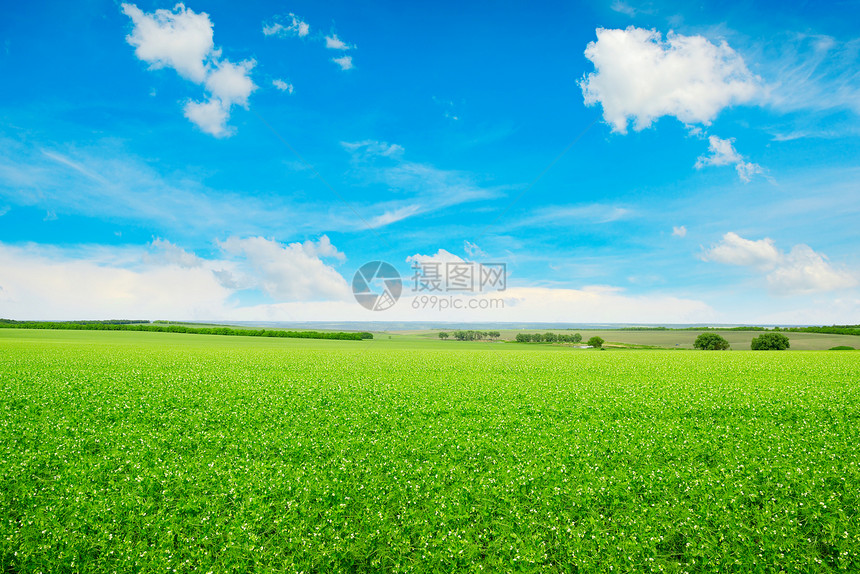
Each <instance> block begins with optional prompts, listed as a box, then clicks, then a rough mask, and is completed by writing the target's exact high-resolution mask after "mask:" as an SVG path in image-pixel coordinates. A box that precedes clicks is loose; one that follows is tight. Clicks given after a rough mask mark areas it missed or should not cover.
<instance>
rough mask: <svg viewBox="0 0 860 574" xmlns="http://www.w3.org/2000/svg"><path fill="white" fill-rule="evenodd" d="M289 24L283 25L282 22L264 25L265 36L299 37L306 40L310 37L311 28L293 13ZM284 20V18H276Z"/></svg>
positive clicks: (290, 15) (289, 16)
mask: <svg viewBox="0 0 860 574" xmlns="http://www.w3.org/2000/svg"><path fill="white" fill-rule="evenodd" d="M288 18H289V23H288V24H286V25H285V24H281V23H280V22H277V21H275V22H272V23H269V24H266V23H264V24H263V34H264V35H266V36H277V37H280V38H284V37H287V36H298V37H299V38H304V37H305V36H307V35H308V33H309V32H310V30H311V27H310V26H309V25H308V23H307V22H305V21H304V20H302V19H301V18H299V17H298V16H296V15H295V14H293V13H292V12H291V13H290V14H289V15H288ZM278 19H283V18H276V20H278Z"/></svg>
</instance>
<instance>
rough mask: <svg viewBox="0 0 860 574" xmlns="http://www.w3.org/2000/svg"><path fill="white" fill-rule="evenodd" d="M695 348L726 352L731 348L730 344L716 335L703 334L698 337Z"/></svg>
mask: <svg viewBox="0 0 860 574" xmlns="http://www.w3.org/2000/svg"><path fill="white" fill-rule="evenodd" d="M693 347H694V348H696V349H702V350H705V351H725V350H726V349H728V348H729V342H728V341H726V340H725V339H724V338H723V337H721V336H720V335H717V334H716V333H702V334H701V335H699V336H698V337H696V341H695V342H694V343H693Z"/></svg>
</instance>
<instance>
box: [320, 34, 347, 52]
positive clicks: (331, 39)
mask: <svg viewBox="0 0 860 574" xmlns="http://www.w3.org/2000/svg"><path fill="white" fill-rule="evenodd" d="M325 47H326V48H328V49H329V50H349V49H350V48H352V46H350V45H349V44H347V43H346V42H344V41H343V40H341V39H340V38H338V37H337V34H332V35H331V36H326V37H325Z"/></svg>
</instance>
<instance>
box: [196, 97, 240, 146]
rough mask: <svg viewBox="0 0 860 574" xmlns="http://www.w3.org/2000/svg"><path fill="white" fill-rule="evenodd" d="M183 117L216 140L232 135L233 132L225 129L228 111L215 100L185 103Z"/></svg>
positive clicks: (219, 101)
mask: <svg viewBox="0 0 860 574" xmlns="http://www.w3.org/2000/svg"><path fill="white" fill-rule="evenodd" d="M185 117H186V118H188V119H189V120H190V121H191V122H193V123H194V124H196V125H197V127H199V128H200V129H201V130H202V131H203V132H205V133H207V134H209V135H212V136H215V137H216V138H220V137H226V136H229V135H232V134H233V130H232V129H231V128H229V127H227V120H229V119H230V110H229V108H228V107H226V106H225V105H224V104H223V103H222V102H221V100H218V99H217V98H212V99H209V100H207V101H205V102H191V101H189V102H186V104H185Z"/></svg>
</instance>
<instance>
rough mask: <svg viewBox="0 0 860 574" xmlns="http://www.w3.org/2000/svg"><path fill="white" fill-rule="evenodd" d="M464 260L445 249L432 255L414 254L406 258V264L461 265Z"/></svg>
mask: <svg viewBox="0 0 860 574" xmlns="http://www.w3.org/2000/svg"><path fill="white" fill-rule="evenodd" d="M464 261H465V259H463V258H462V257H460V256H459V255H454V254H453V253H451V252H450V251H448V250H446V249H439V250H438V251H436V253H435V254H434V255H421V254H420V253H416V254H415V255H410V256H409V257H407V258H406V262H407V263H413V264H416V265H424V264H426V263H462V262H464Z"/></svg>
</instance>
